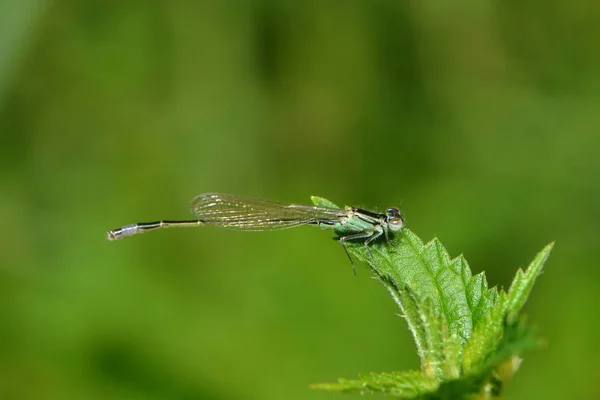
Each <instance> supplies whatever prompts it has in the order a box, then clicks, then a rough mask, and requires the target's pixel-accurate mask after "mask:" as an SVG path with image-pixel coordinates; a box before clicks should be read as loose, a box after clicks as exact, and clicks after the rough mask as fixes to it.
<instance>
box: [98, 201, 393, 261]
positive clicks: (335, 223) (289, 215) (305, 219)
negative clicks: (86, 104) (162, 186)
mask: <svg viewBox="0 0 600 400" xmlns="http://www.w3.org/2000/svg"><path fill="white" fill-rule="evenodd" d="M191 211H192V214H194V215H195V216H196V218H197V219H195V220H187V221H166V220H162V221H156V222H140V223H137V224H131V225H125V226H122V227H120V228H116V229H112V230H110V231H108V232H106V238H107V239H108V240H119V239H123V238H126V237H129V236H133V235H137V234H139V233H144V232H148V231H153V230H156V229H161V228H175V227H191V226H203V225H213V226H220V227H223V228H228V229H238V230H244V231H266V230H276V229H286V228H294V227H296V226H302V225H317V226H319V227H320V228H322V229H332V230H335V231H336V232H337V233H338V234H339V235H340V237H339V241H340V243H341V244H342V246H343V247H344V250H345V252H346V254H347V255H348V257H349V258H350V262H351V263H352V268H353V269H354V262H353V261H352V258H351V257H350V254H349V253H348V249H347V248H346V244H345V242H347V241H349V240H363V244H364V245H365V247H366V249H367V251H368V252H369V254H371V256H372V253H371V249H370V248H369V244H371V243H372V242H373V241H374V240H376V239H378V238H379V237H381V236H382V235H383V236H384V237H385V238H386V239H388V240H389V234H390V232H398V231H400V230H401V229H402V226H403V224H404V220H403V219H402V214H401V213H400V210H399V209H398V208H396V207H390V208H388V209H387V210H386V211H385V214H378V213H375V212H372V211H368V210H363V209H361V208H354V207H345V208H329V207H320V206H302V205H297V204H286V203H280V202H276V201H269V200H259V199H254V198H250V197H241V196H234V195H230V194H221V193H205V194H201V195H198V196H196V197H194V199H192V203H191Z"/></svg>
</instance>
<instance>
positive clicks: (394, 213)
mask: <svg viewBox="0 0 600 400" xmlns="http://www.w3.org/2000/svg"><path fill="white" fill-rule="evenodd" d="M385 214H386V215H387V222H388V226H389V228H390V229H391V230H392V231H399V230H400V229H402V226H403V225H404V220H403V219H402V214H401V213H400V210H399V209H398V208H396V207H390V208H388V209H387V210H385Z"/></svg>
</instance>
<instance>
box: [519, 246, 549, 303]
mask: <svg viewBox="0 0 600 400" xmlns="http://www.w3.org/2000/svg"><path fill="white" fill-rule="evenodd" d="M552 247H554V242H553V243H550V244H549V245H547V246H546V247H544V249H543V250H542V251H540V252H539V253H538V254H537V256H536V257H535V258H534V259H533V261H532V262H531V264H529V267H527V270H526V271H525V272H523V270H522V269H519V270H518V271H517V274H516V275H515V278H514V279H513V282H512V284H511V285H510V289H509V290H508V311H509V312H511V313H514V314H516V313H518V312H519V311H521V308H523V305H524V304H525V301H527V297H528V296H529V293H530V292H531V288H532V287H533V284H534V283H535V281H536V279H537V277H538V276H539V275H540V273H541V272H542V267H543V266H544V263H545V262H546V260H547V259H548V257H549V256H550V251H551V250H552Z"/></svg>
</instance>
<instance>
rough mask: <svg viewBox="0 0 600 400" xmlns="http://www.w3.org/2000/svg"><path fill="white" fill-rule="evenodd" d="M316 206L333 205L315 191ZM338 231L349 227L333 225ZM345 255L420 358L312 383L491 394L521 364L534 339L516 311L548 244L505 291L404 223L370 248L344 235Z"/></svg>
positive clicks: (411, 393)
mask: <svg viewBox="0 0 600 400" xmlns="http://www.w3.org/2000/svg"><path fill="white" fill-rule="evenodd" d="M312 200H313V203H314V204H315V205H317V206H320V207H331V208H338V207H337V206H336V205H335V204H334V203H332V202H330V201H329V200H326V199H323V198H320V197H312ZM336 233H337V234H338V235H344V234H347V232H342V231H339V232H336ZM346 247H347V249H348V252H349V253H350V255H351V256H352V257H354V258H356V259H358V260H360V261H363V262H364V263H366V264H367V266H368V267H369V268H370V270H371V271H372V272H373V273H375V275H376V277H377V278H378V279H379V280H380V281H381V282H382V284H383V285H384V286H385V287H386V289H387V290H388V292H389V293H390V294H391V296H392V298H393V299H394V301H395V302H396V304H398V306H399V307H400V309H401V310H402V316H403V317H404V318H405V319H406V322H407V323H408V326H409V329H410V331H411V332H412V334H413V337H414V339H415V343H416V345H417V352H418V354H419V357H420V358H421V371H420V372H414V371H411V372H404V373H380V374H370V375H366V376H363V377H360V378H359V379H357V380H344V379H340V380H339V382H338V383H333V384H318V385H313V388H318V389H326V390H338V391H358V392H360V393H367V392H382V393H387V394H391V395H394V396H397V397H401V398H407V399H409V398H410V399H415V398H427V399H438V398H439V399H446V398H448V399H454V398H464V397H469V398H471V399H472V398H486V399H487V398H494V397H497V396H499V395H500V394H501V393H502V388H503V384H504V382H505V381H506V380H507V379H509V378H510V377H511V376H512V375H513V374H514V373H515V371H516V369H517V368H518V365H519V363H520V359H521V358H520V354H521V353H522V352H523V351H525V350H528V349H531V348H532V347H535V346H536V345H537V343H538V342H537V340H535V338H534V337H533V336H532V335H531V334H530V333H529V331H528V330H527V329H526V328H525V324H524V322H523V318H521V317H520V316H519V315H518V312H519V311H520V310H521V308H522V307H523V304H524V303H525V301H526V300H527V296H528V295H529V293H530V291H531V288H532V287H533V284H534V283H535V280H536V278H537V276H539V274H540V272H541V269H542V267H543V264H544V262H545V261H546V259H547V258H548V255H549V253H550V250H551V249H552V244H550V245H548V246H546V248H544V250H542V251H541V252H540V253H539V254H538V255H537V256H536V258H535V259H534V260H533V262H532V263H531V265H530V266H529V267H528V268H527V270H526V271H525V272H523V271H521V270H519V271H518V272H517V274H516V276H515V279H514V280H513V283H512V285H511V287H510V289H509V291H508V293H506V292H504V291H498V290H497V289H496V288H491V289H490V288H488V283H487V281H486V279H485V274H484V273H480V274H477V275H475V276H473V275H472V274H471V270H470V268H469V265H468V263H467V261H466V260H465V259H464V257H463V256H462V255H461V256H458V257H456V258H454V259H451V258H450V256H449V254H448V252H447V251H446V249H445V248H444V246H443V245H442V244H441V243H440V241H439V240H438V239H436V238H434V239H433V240H431V241H430V242H428V243H426V244H425V243H423V241H421V239H419V238H418V237H417V236H416V235H415V234H414V233H412V232H411V231H410V230H409V229H406V228H404V229H402V231H401V232H400V233H399V234H396V235H395V236H394V237H392V238H390V240H389V241H386V240H377V241H375V243H372V244H371V245H370V246H369V248H367V247H366V246H365V245H364V243H361V241H355V242H346Z"/></svg>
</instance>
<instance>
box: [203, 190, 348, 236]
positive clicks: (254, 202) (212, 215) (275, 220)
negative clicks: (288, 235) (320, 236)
mask: <svg viewBox="0 0 600 400" xmlns="http://www.w3.org/2000/svg"><path fill="white" fill-rule="evenodd" d="M191 211H192V213H193V214H194V215H195V216H196V217H197V218H198V219H199V220H200V221H202V222H204V223H206V224H210V225H216V226H220V227H223V228H231V229H241V230H248V231H264V230H274V229H286V228H293V227H295V226H300V225H308V224H317V223H329V224H334V223H336V222H338V221H339V219H340V218H342V217H345V216H346V215H347V211H345V210H342V209H339V208H324V207H317V206H301V205H297V204H286V203H280V202H277V201H269V200H259V199H254V198H250V197H240V196H235V195H230V194H220V193H205V194H201V195H198V196H196V197H194V199H193V200H192V204H191Z"/></svg>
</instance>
